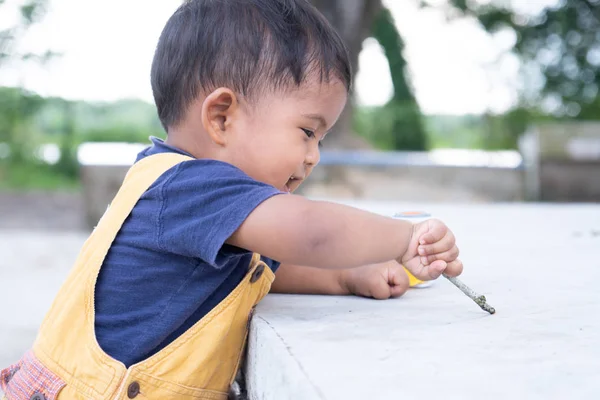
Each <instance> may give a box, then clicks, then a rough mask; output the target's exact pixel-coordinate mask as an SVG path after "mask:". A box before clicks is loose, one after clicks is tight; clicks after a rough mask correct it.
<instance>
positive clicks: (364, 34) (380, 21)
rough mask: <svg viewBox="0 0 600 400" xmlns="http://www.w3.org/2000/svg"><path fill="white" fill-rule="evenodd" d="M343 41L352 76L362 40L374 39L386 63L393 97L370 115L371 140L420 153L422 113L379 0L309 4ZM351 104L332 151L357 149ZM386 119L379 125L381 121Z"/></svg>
mask: <svg viewBox="0 0 600 400" xmlns="http://www.w3.org/2000/svg"><path fill="white" fill-rule="evenodd" d="M312 3H313V4H314V5H315V6H316V7H317V8H318V9H319V10H320V11H321V12H322V13H323V15H325V17H326V18H327V19H328V20H329V21H330V22H331V24H332V25H333V26H334V27H335V28H336V29H337V31H338V32H339V33H340V35H341V36H342V38H343V39H344V41H345V43H346V45H347V46H348V50H349V52H350V60H351V63H352V69H353V71H354V76H356V72H357V70H358V56H359V53H360V51H361V49H362V44H363V42H364V40H365V39H366V38H368V37H373V38H374V39H376V40H377V41H378V42H379V44H380V45H381V46H382V47H383V49H384V53H385V55H386V57H387V59H388V65H389V68H390V74H391V76H392V83H393V85H394V96H393V98H392V99H391V100H390V102H389V103H388V104H386V105H385V107H384V108H383V109H382V110H379V112H376V113H374V114H373V118H370V119H369V120H370V122H369V123H367V124H366V125H370V124H375V123H377V125H373V126H371V127H368V128H367V129H369V130H371V131H373V132H375V133H374V135H377V136H378V137H372V139H373V140H374V141H375V142H376V143H379V144H380V145H382V146H384V147H387V148H391V149H407V150H423V149H425V148H426V146H427V141H426V135H425V130H424V128H423V123H422V121H421V112H420V109H419V107H418V104H417V102H416V101H415V98H414V96H413V94H412V90H411V88H410V86H409V85H408V80H407V76H406V72H407V71H406V61H405V59H404V56H403V54H402V51H403V48H404V42H403V40H402V37H401V36H400V34H399V33H398V30H397V28H396V25H395V21H394V19H393V17H392V15H391V13H390V11H389V10H388V9H387V8H385V7H383V6H382V4H381V0H350V1H349V0H343V1H342V0H312ZM353 108H354V107H353V102H352V100H351V101H350V104H349V105H348V106H347V107H346V109H345V110H344V113H343V114H342V116H341V117H340V121H339V122H338V125H337V126H336V129H335V130H334V132H332V134H330V135H331V138H330V139H328V143H329V142H331V143H332V144H333V145H334V146H335V147H355V146H356V145H359V146H360V143H357V141H356V140H353V136H352V135H351V132H352V128H351V127H352V112H353ZM380 118H383V119H385V121H383V124H381V122H382V121H381V119H380Z"/></svg>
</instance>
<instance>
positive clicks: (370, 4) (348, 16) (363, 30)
mask: <svg viewBox="0 0 600 400" xmlns="http://www.w3.org/2000/svg"><path fill="white" fill-rule="evenodd" d="M311 3H312V4H313V5H314V6H315V7H317V8H318V9H319V11H320V12H321V13H323V15H324V16H325V18H327V20H329V22H330V23H331V24H332V25H333V27H334V28H335V29H336V30H337V31H338V33H339V34H340V36H341V37H342V39H343V40H344V43H345V44H346V46H347V47H348V52H349V53H350V63H351V65H352V70H353V72H354V76H356V71H357V70H358V55H359V53H360V51H361V49H362V44H363V42H364V40H365V39H366V38H368V37H369V36H371V29H372V26H373V21H374V19H375V17H376V16H377V14H378V13H379V11H380V10H381V0H311ZM353 110H354V99H352V98H350V99H349V100H348V104H347V106H346V108H345V109H344V111H343V112H342V115H341V116H340V119H339V120H338V122H337V124H336V126H335V128H334V129H333V130H332V132H331V133H330V134H329V135H327V146H328V147H336V148H353V147H366V145H365V144H364V143H362V142H361V141H360V140H359V139H358V138H357V137H356V136H354V135H353V134H352V115H353Z"/></svg>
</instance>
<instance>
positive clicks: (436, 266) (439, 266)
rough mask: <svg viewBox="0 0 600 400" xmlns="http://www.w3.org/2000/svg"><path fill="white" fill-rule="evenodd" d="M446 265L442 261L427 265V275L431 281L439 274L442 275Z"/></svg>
mask: <svg viewBox="0 0 600 400" xmlns="http://www.w3.org/2000/svg"><path fill="white" fill-rule="evenodd" d="M447 266H448V264H447V263H446V261H443V260H436V261H434V262H432V263H431V264H429V266H428V267H427V273H428V275H429V277H430V278H431V279H437V278H439V276H440V275H441V274H443V273H444V272H445V270H446V268H447Z"/></svg>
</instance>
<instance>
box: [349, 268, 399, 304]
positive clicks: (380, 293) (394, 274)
mask: <svg viewBox="0 0 600 400" xmlns="http://www.w3.org/2000/svg"><path fill="white" fill-rule="evenodd" d="M341 272H342V274H341V282H340V283H341V285H342V287H343V288H344V291H347V292H349V293H350V294H355V295H357V296H363V297H373V298H375V299H379V300H383V299H388V298H390V297H399V296H402V295H403V294H404V292H406V290H407V289H408V286H409V283H408V275H406V272H405V271H404V268H402V266H401V265H400V264H398V262H397V261H395V260H392V261H388V262H386V263H382V264H371V265H366V266H364V267H357V268H348V269H344V270H342V271H341Z"/></svg>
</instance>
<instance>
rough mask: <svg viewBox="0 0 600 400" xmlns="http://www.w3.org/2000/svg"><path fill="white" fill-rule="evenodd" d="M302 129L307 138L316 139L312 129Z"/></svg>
mask: <svg viewBox="0 0 600 400" xmlns="http://www.w3.org/2000/svg"><path fill="white" fill-rule="evenodd" d="M300 129H302V131H303V132H304V133H306V136H308V137H309V138H313V137H315V133H314V132H313V131H311V130H310V129H304V128H300Z"/></svg>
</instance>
